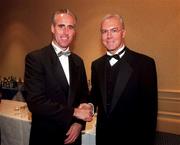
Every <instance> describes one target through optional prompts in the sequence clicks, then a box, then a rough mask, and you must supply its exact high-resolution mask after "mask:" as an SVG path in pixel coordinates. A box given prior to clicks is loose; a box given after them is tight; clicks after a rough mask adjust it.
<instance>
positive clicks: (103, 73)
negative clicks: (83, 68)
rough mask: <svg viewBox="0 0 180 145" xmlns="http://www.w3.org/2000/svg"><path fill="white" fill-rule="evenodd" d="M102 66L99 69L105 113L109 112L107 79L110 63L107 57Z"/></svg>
mask: <svg viewBox="0 0 180 145" xmlns="http://www.w3.org/2000/svg"><path fill="white" fill-rule="evenodd" d="M101 63H102V64H101V65H100V66H99V67H98V69H99V71H98V72H99V76H98V77H99V79H100V81H99V83H100V86H101V87H100V89H101V94H102V96H103V98H102V100H103V106H104V109H105V111H107V108H106V101H107V84H106V82H107V77H106V65H107V63H108V61H107V59H106V57H104V58H103V60H102V62H101Z"/></svg>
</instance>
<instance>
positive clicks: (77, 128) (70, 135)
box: [64, 123, 82, 144]
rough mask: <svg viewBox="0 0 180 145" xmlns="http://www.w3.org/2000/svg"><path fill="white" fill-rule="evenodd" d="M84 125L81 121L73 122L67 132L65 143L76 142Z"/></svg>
mask: <svg viewBox="0 0 180 145" xmlns="http://www.w3.org/2000/svg"><path fill="white" fill-rule="evenodd" d="M81 129H82V125H81V124H79V123H73V124H72V125H71V127H70V129H69V130H68V132H67V133H66V136H67V138H66V139H65V141H64V144H71V143H73V142H75V140H76V139H77V138H78V136H79V135H80V133H81Z"/></svg>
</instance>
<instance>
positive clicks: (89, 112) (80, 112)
mask: <svg viewBox="0 0 180 145" xmlns="http://www.w3.org/2000/svg"><path fill="white" fill-rule="evenodd" d="M73 116H75V117H76V118H78V119H81V120H84V121H88V122H90V121H92V120H93V116H94V106H93V104H91V103H81V104H80V105H79V107H78V108H75V109H74V114H73Z"/></svg>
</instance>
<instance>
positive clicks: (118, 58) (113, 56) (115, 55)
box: [106, 48, 125, 60]
mask: <svg viewBox="0 0 180 145" xmlns="http://www.w3.org/2000/svg"><path fill="white" fill-rule="evenodd" d="M124 51H125V48H124V49H123V50H121V51H120V52H119V53H118V54H114V55H106V56H107V59H108V60H111V58H115V59H117V60H120V55H121V54H122V53H123V52H124Z"/></svg>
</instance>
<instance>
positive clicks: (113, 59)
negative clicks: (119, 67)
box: [106, 45, 125, 66]
mask: <svg viewBox="0 0 180 145" xmlns="http://www.w3.org/2000/svg"><path fill="white" fill-rule="evenodd" d="M124 47H125V46H124V45H123V46H122V47H120V48H119V49H118V50H117V51H116V53H115V54H118V53H119V52H120V51H121V50H123V49H124ZM106 53H107V55H109V56H112V55H115V54H111V53H110V52H108V51H107V52H106ZM124 53H125V51H124V52H123V53H121V54H120V55H119V57H120V58H121V57H122V56H123V55H124ZM116 62H118V60H117V59H115V58H111V59H110V60H109V63H110V65H111V66H113V65H114V64H115V63H116Z"/></svg>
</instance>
